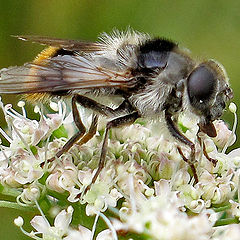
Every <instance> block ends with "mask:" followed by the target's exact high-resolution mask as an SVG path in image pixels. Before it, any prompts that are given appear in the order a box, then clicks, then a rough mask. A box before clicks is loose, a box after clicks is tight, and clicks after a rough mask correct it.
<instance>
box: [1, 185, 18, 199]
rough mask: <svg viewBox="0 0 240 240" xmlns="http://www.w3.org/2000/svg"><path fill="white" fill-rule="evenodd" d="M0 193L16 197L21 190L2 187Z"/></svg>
mask: <svg viewBox="0 0 240 240" xmlns="http://www.w3.org/2000/svg"><path fill="white" fill-rule="evenodd" d="M1 194H2V195H6V196H11V197H17V196H18V195H19V194H21V192H20V191H19V190H17V189H14V188H8V187H3V189H2V191H1Z"/></svg>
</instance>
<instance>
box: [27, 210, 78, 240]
mask: <svg viewBox="0 0 240 240" xmlns="http://www.w3.org/2000/svg"><path fill="white" fill-rule="evenodd" d="M72 213H73V208H72V207H68V209H67V211H66V210H62V211H61V212H60V213H59V214H58V215H57V216H56V218H55V220H54V225H53V226H51V225H50V223H49V222H48V221H46V218H45V217H43V216H35V217H34V218H33V219H32V220H31V225H32V226H33V227H34V228H35V229H36V230H37V233H36V234H42V236H43V239H64V237H65V236H66V235H68V233H69V224H70V223H71V221H72Z"/></svg>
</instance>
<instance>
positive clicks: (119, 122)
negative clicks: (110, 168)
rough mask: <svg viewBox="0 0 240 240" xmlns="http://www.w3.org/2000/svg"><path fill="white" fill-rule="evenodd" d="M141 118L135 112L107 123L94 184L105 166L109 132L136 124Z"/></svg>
mask: <svg viewBox="0 0 240 240" xmlns="http://www.w3.org/2000/svg"><path fill="white" fill-rule="evenodd" d="M139 117H140V115H139V114H138V112H133V113H131V114H128V115H125V116H122V117H119V118H115V119H113V120H111V121H110V122H108V123H107V126H106V129H105V133H104V139H103V143H102V150H101V155H100V160H99V164H98V169H97V172H96V173H95V175H94V176H93V179H92V183H94V182H95V181H96V180H97V177H98V176H99V174H100V172H101V170H102V169H103V167H104V164H105V159H106V153H107V146H108V133H109V130H110V129H111V128H117V127H122V126H124V125H128V124H131V123H134V121H135V120H136V119H137V118H139Z"/></svg>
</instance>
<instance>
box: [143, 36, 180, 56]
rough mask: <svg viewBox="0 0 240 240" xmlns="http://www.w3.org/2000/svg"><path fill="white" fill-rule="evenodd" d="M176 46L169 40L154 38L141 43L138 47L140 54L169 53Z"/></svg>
mask: <svg viewBox="0 0 240 240" xmlns="http://www.w3.org/2000/svg"><path fill="white" fill-rule="evenodd" d="M176 46H177V44H176V43H174V42H172V41H170V40H167V39H164V38H154V39H151V40H148V41H146V42H145V43H143V44H142V45H141V46H140V52H141V53H149V52H151V51H156V52H169V51H171V50H172V49H173V48H174V47H176Z"/></svg>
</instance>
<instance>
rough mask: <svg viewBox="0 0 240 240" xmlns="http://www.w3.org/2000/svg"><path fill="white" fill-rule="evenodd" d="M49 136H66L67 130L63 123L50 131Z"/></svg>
mask: <svg viewBox="0 0 240 240" xmlns="http://www.w3.org/2000/svg"><path fill="white" fill-rule="evenodd" d="M51 137H56V138H62V137H64V138H68V132H67V130H66V128H65V127H64V126H63V125H61V126H60V127H59V128H58V129H56V130H54V131H53V132H52V135H51ZM51 140H52V139H51Z"/></svg>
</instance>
